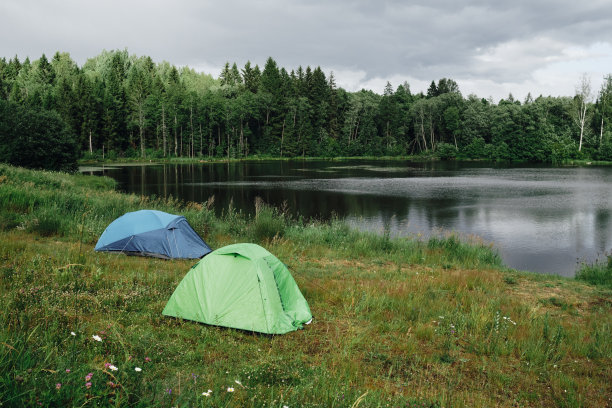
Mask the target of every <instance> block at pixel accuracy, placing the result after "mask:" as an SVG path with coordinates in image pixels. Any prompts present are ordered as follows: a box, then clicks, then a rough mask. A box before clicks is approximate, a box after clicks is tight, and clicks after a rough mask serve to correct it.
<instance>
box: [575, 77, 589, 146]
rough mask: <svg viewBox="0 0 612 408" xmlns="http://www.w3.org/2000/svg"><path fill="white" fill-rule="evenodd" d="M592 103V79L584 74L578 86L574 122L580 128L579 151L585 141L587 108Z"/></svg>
mask: <svg viewBox="0 0 612 408" xmlns="http://www.w3.org/2000/svg"><path fill="white" fill-rule="evenodd" d="M590 101H591V78H589V77H588V76H587V74H582V76H581V77H580V83H579V84H578V85H577V86H576V96H575V97H574V102H575V103H574V106H575V112H574V115H575V116H574V120H575V121H576V123H577V125H578V127H579V128H580V142H579V144H578V151H581V150H582V142H583V139H584V131H585V125H586V122H587V108H588V106H589V102H590Z"/></svg>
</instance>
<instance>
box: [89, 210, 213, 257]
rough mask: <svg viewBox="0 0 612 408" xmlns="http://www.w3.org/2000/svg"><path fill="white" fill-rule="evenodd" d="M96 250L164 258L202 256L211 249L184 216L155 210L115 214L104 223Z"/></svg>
mask: <svg viewBox="0 0 612 408" xmlns="http://www.w3.org/2000/svg"><path fill="white" fill-rule="evenodd" d="M95 250H96V251H109V252H124V253H126V254H128V255H143V256H154V257H157V258H165V259H169V258H201V257H203V256H204V255H206V254H208V253H209V252H211V249H210V248H209V246H208V245H206V242H204V241H203V240H202V238H200V236H199V235H198V234H197V233H196V232H195V231H194V230H193V228H191V225H189V223H188V222H187V220H186V219H185V217H183V216H181V215H174V214H168V213H165V212H162V211H156V210H140V211H135V212H130V213H126V214H124V215H122V216H121V217H119V218H117V219H116V220H115V221H113V222H112V223H111V224H110V225H109V226H108V227H106V230H104V232H103V233H102V236H101V237H100V239H99V240H98V243H97V244H96V248H95Z"/></svg>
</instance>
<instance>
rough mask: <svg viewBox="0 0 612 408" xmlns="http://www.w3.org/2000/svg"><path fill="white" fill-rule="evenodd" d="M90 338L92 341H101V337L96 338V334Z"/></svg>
mask: <svg viewBox="0 0 612 408" xmlns="http://www.w3.org/2000/svg"><path fill="white" fill-rule="evenodd" d="M91 337H93V339H94V340H95V341H102V337H100V336H98V335H97V334H94V335H93V336H91Z"/></svg>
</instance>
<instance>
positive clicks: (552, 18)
mask: <svg viewBox="0 0 612 408" xmlns="http://www.w3.org/2000/svg"><path fill="white" fill-rule="evenodd" d="M611 19H612V3H610V2H609V1H588V2H586V1H583V2H576V1H567V0H563V1H553V0H532V1H528V0H519V1H494V2H493V1H490V0H468V1H461V2H458V1H451V0H440V1H436V0H427V1H424V0H423V1H411V2H405V1H400V0H388V1H370V0H340V1H334V2H330V1H326V0H310V1H298V0H289V1H283V0H259V1H256V0H255V1H254V0H227V1H224V2H212V1H205V2H202V1H197V0H182V1H176V2H165V1H161V0H155V1H118V0H109V1H104V2H93V1H81V0H62V1H60V0H52V1H34V0H4V1H3V2H2V3H0V36H2V38H4V39H7V38H10V40H8V41H6V40H5V41H2V42H1V43H0V56H5V57H9V58H10V57H12V56H13V55H15V54H19V55H20V57H25V56H26V55H29V56H30V57H32V58H37V57H38V56H40V54H41V53H42V52H46V53H52V52H54V51H55V50H60V51H67V52H70V53H71V55H72V56H73V58H75V59H76V60H77V61H78V62H80V63H83V62H84V61H85V59H86V58H88V57H93V56H95V55H97V54H98V53H99V52H100V51H101V50H102V49H117V48H118V49H123V48H128V50H129V51H130V52H131V53H134V54H138V55H149V56H151V57H152V58H153V59H154V60H156V61H161V60H166V61H169V62H171V63H176V64H189V65H193V66H197V65H199V66H202V65H207V66H218V67H219V71H220V69H221V67H222V65H223V64H224V63H225V62H226V61H230V62H236V63H238V64H239V65H243V64H244V63H246V61H247V60H250V61H251V62H252V63H258V64H260V65H261V64H264V63H265V60H266V58H267V57H268V56H272V57H273V58H275V59H276V60H277V62H278V63H279V65H281V66H284V67H286V68H288V69H292V68H296V67H297V66H299V65H302V66H306V65H310V66H316V65H320V66H322V67H336V68H337V69H345V70H353V71H363V72H365V75H366V80H367V79H370V78H376V77H389V76H394V75H395V76H398V75H405V76H406V77H411V78H416V79H418V80H423V81H430V80H432V79H438V78H441V77H452V78H466V79H469V78H472V79H474V78H486V79H490V80H491V81H494V82H508V81H518V80H525V79H528V78H530V76H531V75H532V72H533V71H534V70H535V69H538V68H539V67H542V66H543V65H545V64H547V63H548V61H550V60H551V59H555V58H559V57H560V52H561V50H562V48H564V47H565V48H567V47H570V46H572V45H580V46H587V45H589V44H592V43H594V42H597V41H599V42H610V39H612V20H611ZM542 39H548V40H547V41H544V40H542ZM533 43H536V44H538V45H539V46H540V48H534V47H533ZM509 44H510V46H513V44H515V45H516V44H518V45H516V47H523V46H524V48H521V49H520V50H515V49H512V50H511V51H512V52H513V54H512V55H511V57H512V58H513V60H508V61H498V62H487V61H484V60H483V59H482V58H479V56H480V57H482V56H483V55H488V54H492V55H498V54H495V53H496V52H497V51H496V50H498V47H500V46H508V45H509ZM499 57H500V58H504V55H503V54H499ZM219 71H217V72H212V74H213V75H217V74H218V72H219Z"/></svg>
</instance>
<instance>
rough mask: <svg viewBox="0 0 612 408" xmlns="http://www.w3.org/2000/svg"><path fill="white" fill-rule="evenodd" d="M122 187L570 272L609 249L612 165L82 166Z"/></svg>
mask: <svg viewBox="0 0 612 408" xmlns="http://www.w3.org/2000/svg"><path fill="white" fill-rule="evenodd" d="M81 170H82V171H83V172H86V173H89V172H91V173H92V174H104V175H106V176H109V177H112V178H114V179H116V180H117V181H118V182H119V189H120V190H121V191H124V192H129V193H135V194H144V195H158V196H169V195H172V196H173V197H176V198H180V199H182V200H188V201H196V202H203V201H206V200H207V199H208V198H209V197H210V196H213V195H214V196H215V208H216V210H217V212H219V213H220V212H221V210H222V209H227V208H228V206H229V204H230V201H232V203H233V206H234V207H235V208H237V209H240V210H243V211H244V212H247V213H253V212H254V201H255V197H257V196H259V197H261V198H263V200H264V201H265V202H267V203H269V204H272V205H275V206H281V205H283V203H286V205H287V206H288V208H289V210H290V211H291V212H292V213H293V214H296V215H297V214H300V215H302V216H304V217H307V218H310V217H313V218H318V219H329V218H330V217H332V216H337V217H339V218H343V219H345V220H346V222H347V223H349V224H350V225H351V226H353V227H355V228H359V229H365V230H372V231H376V232H381V233H382V232H383V231H388V232H389V233H390V234H391V235H392V236H406V235H414V234H421V235H422V236H424V237H428V236H430V235H431V234H443V233H445V232H449V231H452V232H456V233H457V234H459V235H460V236H463V237H471V236H477V237H480V238H482V239H483V240H485V241H487V242H492V243H493V244H494V245H495V247H496V248H497V249H498V250H499V252H500V254H501V256H502V258H503V260H504V262H505V264H506V265H508V266H510V267H512V268H516V269H520V270H529V271H534V272H540V273H546V274H558V275H563V276H573V275H574V273H575V270H576V267H577V264H578V263H579V262H585V261H586V262H592V261H594V260H595V259H597V258H598V257H602V256H603V254H604V253H609V252H611V250H612V167H594V166H588V167H550V166H537V165H521V166H514V165H513V166H506V165H504V166H502V165H498V164H492V163H461V162H426V163H420V162H408V161H400V160H389V161H378V160H350V161H245V162H234V163H202V164H152V165H125V166H121V165H114V166H105V167H104V168H102V167H90V168H87V167H83V168H81Z"/></svg>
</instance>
